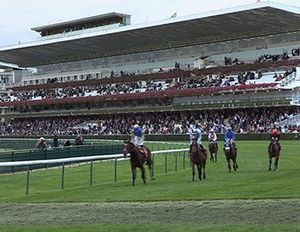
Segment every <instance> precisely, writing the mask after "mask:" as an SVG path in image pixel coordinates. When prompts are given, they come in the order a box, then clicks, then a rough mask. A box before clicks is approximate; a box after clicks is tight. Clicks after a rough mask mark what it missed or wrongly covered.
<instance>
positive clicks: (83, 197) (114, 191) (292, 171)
mask: <svg viewBox="0 0 300 232" xmlns="http://www.w3.org/2000/svg"><path fill="white" fill-rule="evenodd" d="M267 144H268V142H266V141H240V142H238V163H239V168H240V169H239V171H238V172H237V173H231V174H229V173H228V170H227V164H226V163H225V159H224V154H223V152H220V154H219V162H218V163H217V164H213V163H211V162H208V164H207V177H208V178H207V179H206V180H204V181H201V182H199V181H198V180H197V181H196V182H195V183H193V182H192V181H191V170H190V168H189V162H188V160H186V170H185V171H183V170H182V159H181V158H179V160H178V161H179V163H178V172H177V173H175V171H174V167H175V162H174V161H175V159H174V157H172V156H169V158H168V173H167V174H165V173H164V157H163V156H157V157H156V159H155V162H156V163H155V165H156V166H155V177H156V179H155V180H153V181H150V180H149V183H148V185H147V186H144V185H143V184H142V181H141V179H140V177H138V179H137V185H136V186H135V187H132V186H131V180H130V178H131V174H130V168H129V163H128V162H120V163H119V166H118V181H117V183H114V181H113V173H114V168H113V164H112V163H110V162H106V163H96V164H95V166H94V186H92V187H89V185H88V183H89V165H81V166H76V165H75V166H73V167H68V168H66V170H65V174H66V179H65V189H64V190H60V174H61V169H60V168H58V169H49V170H47V171H45V170H42V171H35V172H33V173H32V174H31V186H30V195H29V196H26V195H25V174H24V173H19V174H15V175H2V176H0V184H1V186H2V189H1V191H0V202H2V203H41V202H45V203H59V202H60V203H66V202H87V203H89V202H90V203H92V202H136V201H142V202H144V201H149V202H152V201H182V200H213V199H233V200H234V199H278V198H284V199H289V198H293V199H299V198H300V184H299V179H300V172H299V164H300V153H299V150H300V149H299V148H300V144H299V141H282V146H283V151H282V154H281V157H280V162H279V168H280V170H279V172H274V171H271V172H268V171H267V167H268V158H267V153H266V150H267V148H266V147H267ZM161 148H162V147H161ZM293 213H295V214H298V215H299V214H300V209H299V210H296V211H295V212H293ZM124 223H126V222H124ZM199 223H200V225H199V224H198V223H190V224H186V223H182V224H179V225H177V224H170V225H160V224H155V223H153V224H151V225H147V224H143V225H135V223H133V224H131V225H111V224H98V225H96V224H95V225H88V226H76V227H75V226H54V227H53V226H50V225H49V226H33V227H30V226H25V227H9V226H4V225H0V231H1V232H2V231H41V230H42V231H50V230H51V231H53V228H55V231H82V230H83V228H84V230H86V231H140V230H141V228H142V229H143V230H144V231H162V230H163V231H183V230H187V231H299V230H300V225H299V224H281V223H279V225H276V224H275V225H256V224H255V223H254V224H253V225H252V224H251V225H248V224H247V225H245V224H244V223H241V224H239V223H237V224H234V225H228V224H226V225H214V224H210V223H209V221H205V222H199ZM203 223H204V224H203ZM274 223H276V218H274ZM272 224H273V223H272Z"/></svg>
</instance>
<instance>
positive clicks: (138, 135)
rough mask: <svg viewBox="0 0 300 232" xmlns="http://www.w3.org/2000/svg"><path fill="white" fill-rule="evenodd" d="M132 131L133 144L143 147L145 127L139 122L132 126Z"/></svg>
mask: <svg viewBox="0 0 300 232" xmlns="http://www.w3.org/2000/svg"><path fill="white" fill-rule="evenodd" d="M131 133H132V134H133V135H134V139H133V144H134V145H135V146H137V147H141V146H142V145H143V144H144V139H143V133H144V129H143V128H142V127H140V126H139V125H138V124H135V125H134V126H133V127H132V128H131Z"/></svg>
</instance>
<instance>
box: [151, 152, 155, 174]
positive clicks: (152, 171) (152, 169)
mask: <svg viewBox="0 0 300 232" xmlns="http://www.w3.org/2000/svg"><path fill="white" fill-rule="evenodd" d="M154 156H155V155H154V154H153V155H152V166H151V167H152V168H151V177H154Z"/></svg>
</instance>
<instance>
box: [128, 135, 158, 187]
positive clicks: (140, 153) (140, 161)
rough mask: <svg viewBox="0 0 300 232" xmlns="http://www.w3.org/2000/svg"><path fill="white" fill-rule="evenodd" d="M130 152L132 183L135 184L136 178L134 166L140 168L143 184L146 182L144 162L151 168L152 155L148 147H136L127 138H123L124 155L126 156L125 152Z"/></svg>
mask: <svg viewBox="0 0 300 232" xmlns="http://www.w3.org/2000/svg"><path fill="white" fill-rule="evenodd" d="M128 153H130V164H131V173H132V185H133V186H134V185H135V179H136V168H139V169H141V172H142V179H143V182H144V184H146V172H145V168H144V163H146V164H147V165H148V167H149V169H150V173H151V168H152V157H151V151H150V149H149V148H148V147H146V146H143V147H142V148H139V147H136V146H135V145H134V144H133V143H132V142H130V141H129V140H124V149H123V154H124V157H125V158H126V157H127V154H128Z"/></svg>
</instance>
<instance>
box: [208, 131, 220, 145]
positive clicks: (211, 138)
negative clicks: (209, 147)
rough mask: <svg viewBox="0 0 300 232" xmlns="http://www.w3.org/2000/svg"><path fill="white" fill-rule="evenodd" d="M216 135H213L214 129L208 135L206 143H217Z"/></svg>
mask: <svg viewBox="0 0 300 232" xmlns="http://www.w3.org/2000/svg"><path fill="white" fill-rule="evenodd" d="M217 139H218V138H217V134H216V133H215V131H214V129H211V130H210V131H209V133H208V141H209V142H210V143H211V142H212V143H216V142H217Z"/></svg>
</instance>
